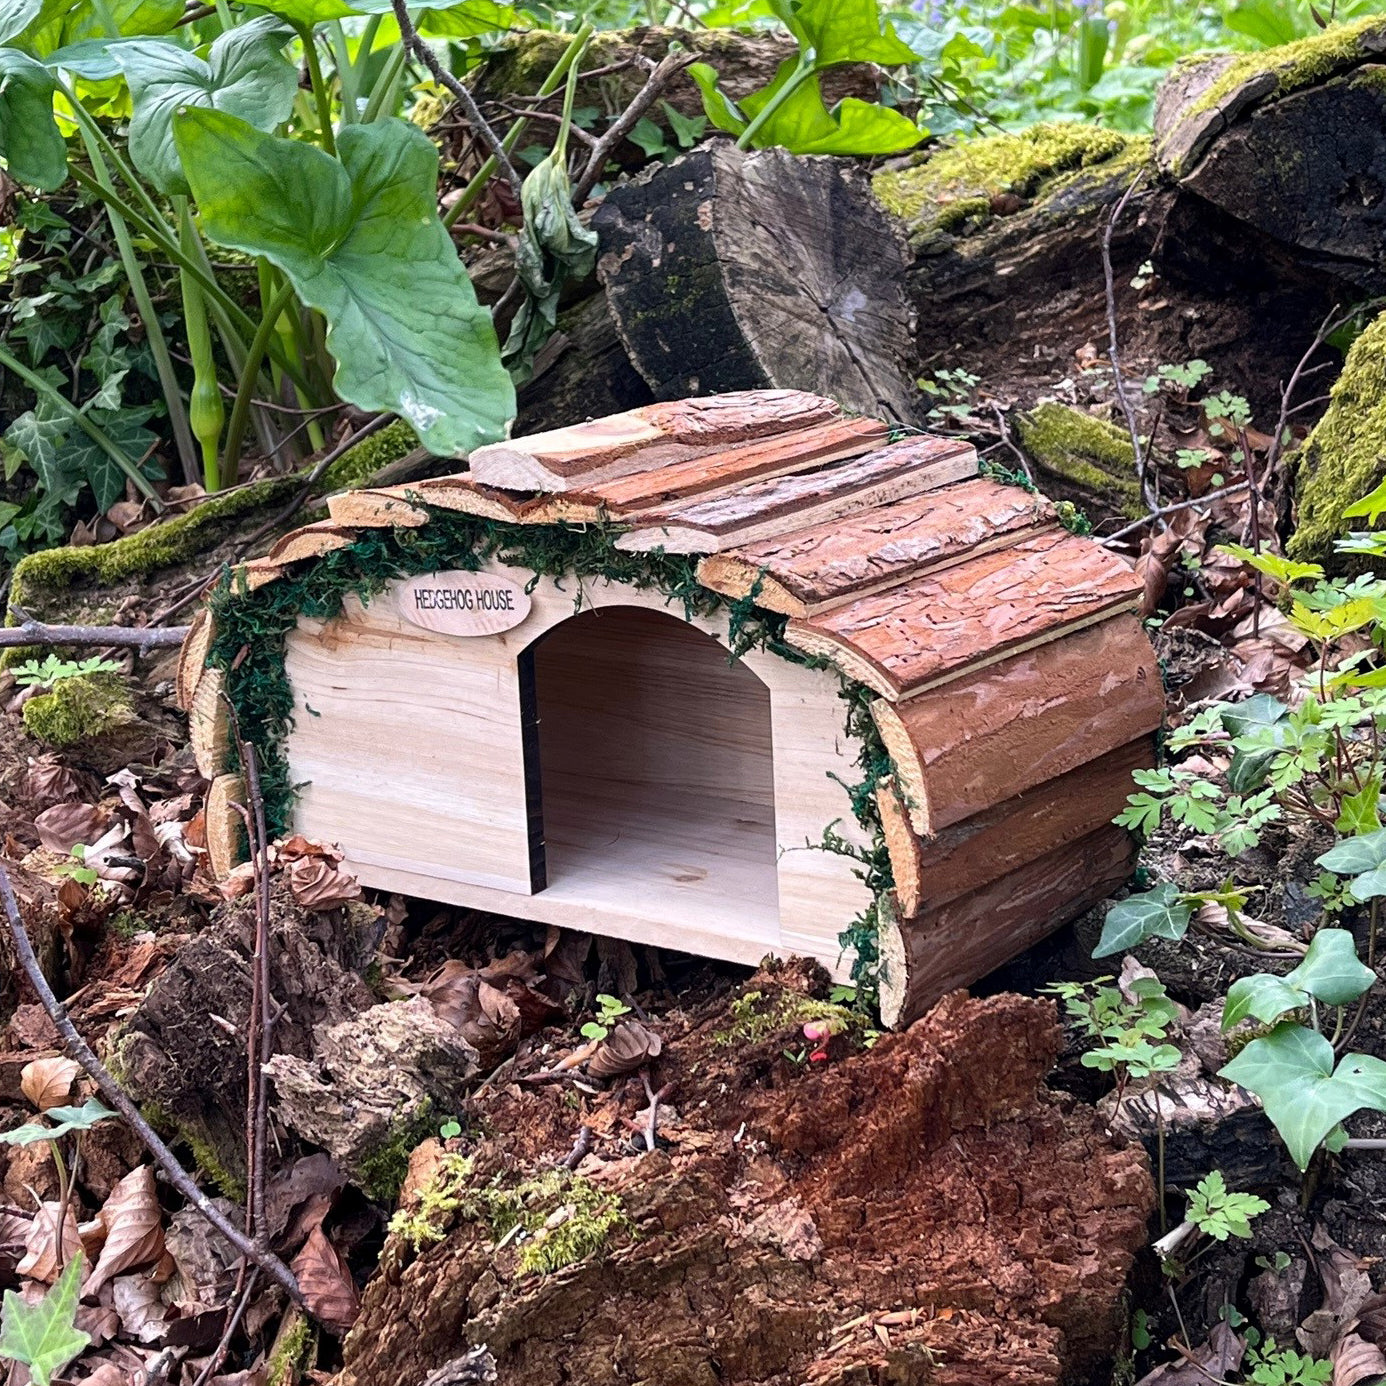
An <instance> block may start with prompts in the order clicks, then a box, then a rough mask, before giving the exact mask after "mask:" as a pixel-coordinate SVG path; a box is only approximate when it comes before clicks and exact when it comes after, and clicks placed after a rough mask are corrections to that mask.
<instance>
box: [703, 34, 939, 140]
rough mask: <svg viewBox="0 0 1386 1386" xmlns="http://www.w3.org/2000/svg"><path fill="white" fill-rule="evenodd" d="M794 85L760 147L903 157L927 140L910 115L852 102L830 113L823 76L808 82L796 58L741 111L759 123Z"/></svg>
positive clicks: (759, 134) (760, 134)
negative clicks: (765, 111)
mask: <svg viewBox="0 0 1386 1386" xmlns="http://www.w3.org/2000/svg"><path fill="white" fill-rule="evenodd" d="M794 82H797V83H798V85H796V86H795V87H794V89H793V91H792V92H791V93H790V95H789V96H788V97H786V98H785V99H784V100H783V101H782V102H781V104H780V105H779V106H778V107H777V108H776V110H775V111H774V113H773V114H772V115H771V116H770V117H769V118H768V119H767V120H766V121H765V123H764V124H763V125H762V126H761V127H760V128H759V129H758V130H757V131H756V133H755V135H754V136H753V137H752V143H754V144H755V146H756V147H757V148H759V149H764V148H767V147H769V146H771V145H783V146H784V147H785V148H786V149H788V150H789V151H790V152H791V153H794V154H861V155H866V154H898V153H901V152H903V151H904V150H906V149H912V148H914V146H915V145H917V144H918V143H919V142H920V141H921V140H922V139H923V138H924V132H923V131H922V130H921V129H920V128H919V127H918V126H917V125H916V124H915V123H914V122H913V121H912V120H910V119H909V117H908V116H905V115H903V114H902V113H901V112H900V111H897V110H892V109H891V108H890V107H888V106H877V105H873V104H872V103H870V102H866V101H859V100H857V99H856V98H855V97H848V98H846V99H845V100H843V101H840V102H839V103H838V104H837V106H836V107H835V108H834V110H833V111H829V110H828V108H827V106H826V105H825V104H824V102H823V93H822V90H821V89H820V88H819V85H818V75H817V73H816V72H814V73H813V74H812V75H810V76H809V77H808V78H807V79H802V78H801V77H800V72H799V65H798V64H797V63H796V62H795V60H794V59H793V58H786V59H785V60H784V62H782V63H781V64H780V66H779V69H778V70H777V71H776V73H775V77H774V80H773V81H772V82H771V83H770V85H769V86H767V87H762V88H761V89H760V90H759V91H757V92H753V93H752V94H751V95H750V96H748V97H746V98H745V99H744V100H743V101H742V102H741V109H742V110H743V111H744V112H745V113H746V115H747V116H749V117H751V119H754V118H755V117H756V116H757V115H758V114H759V113H760V112H761V111H762V110H763V109H765V107H766V106H767V105H769V103H770V102H771V101H772V100H774V99H776V98H777V97H778V95H779V93H780V90H781V89H782V88H783V87H785V86H787V85H789V84H791V83H794ZM709 114H711V112H709ZM715 119H716V118H715V117H714V121H715Z"/></svg>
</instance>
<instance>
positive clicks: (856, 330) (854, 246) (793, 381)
mask: <svg viewBox="0 0 1386 1386" xmlns="http://www.w3.org/2000/svg"><path fill="white" fill-rule="evenodd" d="M592 224H593V227H594V228H595V229H596V230H597V231H598V232H599V234H600V236H601V254H600V257H599V259H598V263H597V273H598V275H599V277H600V278H601V281H602V283H603V285H604V286H605V288H606V293H607V301H608V303H609V304H610V306H611V311H612V314H613V316H614V317H615V319H616V327H617V330H618V331H619V332H620V334H621V339H622V341H624V342H625V344H626V351H627V353H628V355H629V356H630V359H631V361H632V362H633V363H634V364H635V367H636V369H637V370H639V372H640V373H641V375H643V376H644V378H645V379H646V380H647V381H648V382H649V384H650V387H651V389H652V390H653V391H654V393H655V395H656V397H659V398H664V399H671V398H675V397H678V396H681V395H686V394H701V393H706V392H708V391H714V390H734V389H740V388H744V387H746V386H747V385H758V386H781V387H793V388H796V389H802V390H813V391H818V392H822V393H831V394H832V395H833V397H834V398H835V399H838V400H840V401H841V403H842V404H843V406H844V407H846V408H848V409H851V410H854V411H856V412H859V413H862V414H868V415H874V416H876V417H885V418H891V419H896V420H900V421H903V422H913V421H914V417H915V411H916V401H917V398H918V392H917V391H916V390H915V388H914V385H913V381H912V379H911V378H910V376H909V374H908V372H909V365H908V363H909V362H910V360H911V359H912V357H913V354H914V338H913V322H912V318H911V313H910V309H909V306H908V304H907V302H906V296H905V282H906V274H907V270H908V264H909V258H908V254H907V251H906V249H905V245H904V241H903V238H902V236H901V235H900V232H899V230H898V228H897V226H896V225H895V224H894V223H893V222H892V220H891V218H890V217H889V216H888V215H887V214H886V213H885V212H884V211H883V210H882V209H881V208H880V207H879V206H878V205H877V204H876V202H875V201H874V199H873V198H872V197H871V195H870V190H869V184H868V181H867V179H866V177H865V175H864V174H863V173H862V171H861V170H860V169H859V168H858V167H856V165H855V164H854V162H853V161H851V160H846V159H826V158H817V159H814V158H796V157H794V156H793V155H791V154H789V153H788V151H786V150H783V149H762V150H754V151H751V152H745V151H742V150H739V149H737V148H735V147H734V146H733V145H732V143H731V142H730V141H727V140H719V141H713V142H711V143H709V144H707V145H704V146H702V147H700V148H698V149H695V150H694V151H693V152H692V153H690V154H687V155H685V156H684V157H682V158H680V159H677V160H675V162H674V163H672V164H670V165H668V166H667V167H658V166H656V168H655V169H654V170H653V171H652V172H647V173H645V174H642V175H641V176H639V177H637V178H635V179H633V180H632V181H631V182H629V183H627V184H624V185H620V186H617V187H615V188H613V189H612V190H611V192H610V193H608V195H607V197H606V198H605V200H604V201H603V202H602V204H601V206H600V207H599V208H598V210H597V212H596V214H595V216H594V217H593V220H592Z"/></svg>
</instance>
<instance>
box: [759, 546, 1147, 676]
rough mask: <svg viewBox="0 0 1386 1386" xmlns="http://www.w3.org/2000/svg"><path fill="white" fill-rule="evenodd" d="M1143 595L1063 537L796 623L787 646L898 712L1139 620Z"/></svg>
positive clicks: (1113, 563) (1108, 558)
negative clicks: (1107, 622) (1018, 656)
mask: <svg viewBox="0 0 1386 1386" xmlns="http://www.w3.org/2000/svg"><path fill="white" fill-rule="evenodd" d="M1140 590H1141V583H1140V579H1139V578H1137V576H1136V575H1135V573H1133V572H1132V571H1131V569H1130V568H1129V567H1128V566H1127V565H1126V564H1125V563H1123V562H1122V561H1121V560H1120V559H1119V558H1116V557H1115V556H1114V555H1112V554H1109V553H1107V552H1106V551H1105V550H1103V549H1101V548H1099V547H1098V546H1097V545H1096V544H1094V543H1092V541H1091V540H1086V539H1081V538H1079V537H1078V536H1076V535H1072V534H1068V533H1065V532H1064V531H1062V530H1057V531H1052V532H1046V533H1043V534H1039V535H1036V536H1035V537H1033V538H1030V539H1022V540H1021V541H1020V542H1019V543H1017V544H1014V545H1012V546H1011V547H1009V548H1006V549H1002V550H997V551H995V552H992V553H989V554H983V555H982V556H980V557H977V558H972V559H969V560H968V561H967V562H966V563H960V564H957V565H956V566H954V567H951V568H947V569H944V570H942V571H939V572H936V573H928V574H925V575H924V576H922V577H919V578H915V579H913V580H911V581H909V582H906V583H904V584H902V585H901V586H899V587H893V588H891V589H890V590H889V591H887V592H881V593H876V594H874V595H872V596H867V597H861V598H859V599H858V600H856V601H854V602H852V603H850V604H849V605H847V606H842V607H836V608H834V609H833V610H831V611H827V612H823V613H820V614H819V615H817V616H813V617H808V618H805V619H799V618H795V619H793V620H791V621H790V622H789V625H788V627H787V628H786V630H785V639H786V640H787V641H788V642H789V643H790V644H791V645H793V646H794V647H795V648H796V649H800V650H803V651H804V653H805V654H813V655H823V656H826V657H827V658H828V659H830V660H832V662H833V663H834V664H835V665H837V667H838V668H839V669H840V670H841V671H842V672H843V673H844V674H846V675H847V676H848V677H849V678H854V679H856V680H857V681H858V682H859V683H864V684H866V686H867V687H868V688H871V689H874V690H875V691H876V692H877V693H879V694H880V695H881V696H882V697H883V698H886V699H887V700H889V701H891V702H895V701H899V700H902V699H906V698H910V697H914V696H917V695H918V694H920V693H923V692H925V691H926V690H928V689H929V688H933V687H935V686H937V685H938V684H940V683H943V682H945V681H947V680H951V679H956V678H959V677H961V676H962V675H964V674H966V673H968V672H970V671H972V670H976V669H981V668H985V667H986V666H988V665H990V664H994V663H996V662H997V661H998V660H1000V659H1004V658H1005V657H1006V655H1007V654H1012V653H1019V652H1021V651H1023V650H1027V649H1032V648H1034V647H1035V646H1037V645H1041V644H1045V643H1047V642H1049V641H1051V640H1056V639H1058V638H1059V637H1060V636H1062V635H1064V634H1067V633H1069V632H1071V631H1076V630H1081V629H1082V628H1083V627H1084V626H1086V625H1091V624H1093V623H1095V622H1097V621H1101V620H1103V619H1105V618H1106V617H1108V616H1110V615H1112V614H1114V613H1115V612H1118V611H1121V610H1132V611H1133V610H1135V607H1136V603H1137V601H1138V599H1139V596H1140Z"/></svg>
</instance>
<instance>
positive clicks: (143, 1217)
mask: <svg viewBox="0 0 1386 1386" xmlns="http://www.w3.org/2000/svg"><path fill="white" fill-rule="evenodd" d="M100 1219H101V1223H102V1225H103V1227H104V1229H105V1233H106V1240H105V1243H104V1245H103V1246H102V1248H101V1255H100V1258H99V1259H98V1260H97V1262H96V1265H95V1267H94V1268H93V1270H92V1273H91V1277H90V1279H88V1281H87V1282H86V1284H85V1285H83V1286H82V1295H83V1298H88V1297H90V1296H92V1295H94V1294H96V1293H97V1292H98V1291H99V1290H100V1289H101V1286H102V1285H104V1284H105V1283H106V1281H108V1280H109V1279H111V1277H112V1276H116V1275H119V1274H120V1273H121V1272H122V1271H128V1270H133V1269H135V1268H137V1267H140V1266H148V1265H152V1264H153V1263H154V1262H156V1261H157V1260H158V1259H159V1258H160V1257H161V1256H162V1255H163V1254H164V1228H163V1213H162V1211H161V1210H160V1208H159V1199H158V1195H157V1193H156V1192H155V1188H154V1170H153V1168H152V1167H151V1166H149V1165H137V1166H136V1167H135V1168H134V1169H132V1170H131V1171H130V1173H129V1174H127V1175H126V1176H125V1178H124V1179H122V1180H121V1181H120V1182H119V1183H118V1184H117V1185H116V1186H115V1188H114V1190H112V1192H111V1196H110V1198H108V1199H107V1200H106V1204H105V1207H103V1208H102V1210H101V1213H100Z"/></svg>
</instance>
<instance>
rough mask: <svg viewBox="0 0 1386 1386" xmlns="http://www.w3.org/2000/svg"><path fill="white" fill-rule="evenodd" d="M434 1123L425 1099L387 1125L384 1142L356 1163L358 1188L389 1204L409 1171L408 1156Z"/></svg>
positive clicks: (435, 1123) (431, 1128)
mask: <svg viewBox="0 0 1386 1386" xmlns="http://www.w3.org/2000/svg"><path fill="white" fill-rule="evenodd" d="M437 1126H438V1119H437V1118H436V1117H435V1116H434V1115H433V1104H432V1103H431V1102H429V1101H427V1100H425V1101H424V1102H422V1103H420V1104H419V1108H418V1110H417V1111H416V1112H414V1113H413V1114H412V1115H411V1116H406V1117H402V1118H401V1119H400V1120H399V1121H397V1122H396V1123H395V1124H394V1126H392V1127H391V1128H390V1133H389V1135H388V1136H386V1138H385V1139H384V1141H382V1142H381V1144H380V1145H379V1146H378V1147H377V1148H376V1149H375V1150H373V1151H371V1153H370V1154H369V1155H367V1156H365V1158H364V1159H362V1160H361V1162H360V1171H359V1173H360V1179H361V1188H362V1189H364V1190H365V1192H366V1195H367V1197H369V1198H373V1199H374V1200H375V1201H376V1202H377V1203H393V1202H394V1201H395V1199H397V1198H398V1197H399V1191H400V1189H401V1187H402V1186H403V1184H404V1179H405V1176H406V1175H407V1174H408V1173H409V1156H410V1155H411V1154H413V1152H414V1149H415V1147H416V1146H420V1145H422V1144H423V1143H424V1141H426V1140H427V1139H428V1138H429V1137H430V1136H431V1135H433V1134H434V1132H435V1130H436V1129H437Z"/></svg>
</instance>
